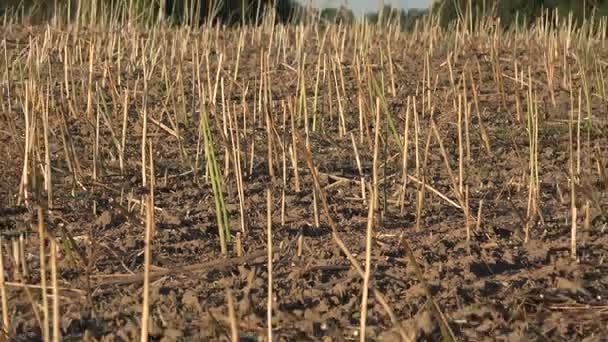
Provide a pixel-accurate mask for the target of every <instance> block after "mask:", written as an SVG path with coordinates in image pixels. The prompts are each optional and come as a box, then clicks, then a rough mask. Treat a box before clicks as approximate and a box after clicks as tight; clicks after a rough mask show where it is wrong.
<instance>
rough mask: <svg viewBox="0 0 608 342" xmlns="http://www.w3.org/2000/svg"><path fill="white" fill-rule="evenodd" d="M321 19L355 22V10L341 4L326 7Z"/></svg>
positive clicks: (333, 21)
mask: <svg viewBox="0 0 608 342" xmlns="http://www.w3.org/2000/svg"><path fill="white" fill-rule="evenodd" d="M321 20H323V21H326V22H331V23H353V22H354V21H355V15H354V14H353V11H352V10H350V9H348V8H346V7H344V6H340V7H339V8H333V7H329V8H324V9H323V10H321Z"/></svg>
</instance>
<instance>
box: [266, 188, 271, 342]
mask: <svg viewBox="0 0 608 342" xmlns="http://www.w3.org/2000/svg"><path fill="white" fill-rule="evenodd" d="M266 221H267V230H266V244H267V246H266V248H267V250H268V259H267V267H268V301H267V304H266V320H267V325H268V327H267V333H268V341H269V342H270V341H272V296H273V294H272V191H271V190H270V189H267V190H266Z"/></svg>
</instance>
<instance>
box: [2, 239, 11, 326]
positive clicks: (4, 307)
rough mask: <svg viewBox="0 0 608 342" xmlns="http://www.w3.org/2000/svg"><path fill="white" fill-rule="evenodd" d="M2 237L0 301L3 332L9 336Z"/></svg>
mask: <svg viewBox="0 0 608 342" xmlns="http://www.w3.org/2000/svg"><path fill="white" fill-rule="evenodd" d="M2 244H3V241H2V236H0V297H1V298H0V301H1V302H2V331H3V332H4V334H5V335H6V336H8V335H9V333H10V332H9V328H10V321H9V315H8V297H7V293H6V285H5V279H4V254H3V253H2Z"/></svg>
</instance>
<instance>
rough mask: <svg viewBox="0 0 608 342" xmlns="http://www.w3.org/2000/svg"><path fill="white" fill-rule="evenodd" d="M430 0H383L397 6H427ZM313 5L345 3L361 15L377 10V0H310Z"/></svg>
mask: <svg viewBox="0 0 608 342" xmlns="http://www.w3.org/2000/svg"><path fill="white" fill-rule="evenodd" d="M309 1H310V0H300V2H302V3H308V2H309ZM432 2H433V1H432V0H384V4H385V5H389V4H390V5H391V6H393V7H397V8H427V7H429V6H430V5H431V3H432ZM312 4H313V6H315V7H319V8H323V7H340V5H343V4H345V5H346V6H347V7H349V8H351V9H352V10H353V12H354V13H355V15H362V14H364V13H367V12H371V11H376V10H378V7H379V4H380V1H379V0H312Z"/></svg>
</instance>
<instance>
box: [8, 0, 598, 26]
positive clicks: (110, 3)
mask: <svg viewBox="0 0 608 342" xmlns="http://www.w3.org/2000/svg"><path fill="white" fill-rule="evenodd" d="M269 11H274V13H276V16H275V18H276V20H277V22H283V23H286V22H299V21H302V20H305V19H311V18H312V19H314V20H321V21H323V22H338V23H352V22H354V21H355V20H356V18H355V15H354V13H353V11H352V10H350V9H348V8H346V7H344V6H340V7H337V8H324V9H320V10H316V9H311V8H306V7H305V6H303V5H302V4H301V3H300V2H298V1H296V0H87V1H84V0H1V1H0V15H1V14H4V15H6V16H15V17H17V16H21V17H26V18H30V19H31V20H32V21H45V20H49V19H51V18H52V17H54V16H55V15H56V14H57V13H60V14H61V15H62V16H63V17H64V18H67V19H68V20H74V19H76V18H77V19H78V20H82V19H83V18H85V19H87V18H91V17H92V16H93V15H104V14H105V15H114V16H118V17H119V18H130V19H134V18H135V19H137V20H140V21H144V22H146V21H147V22H153V21H154V20H158V19H159V18H162V19H164V20H166V21H169V22H173V23H175V24H201V23H204V22H207V21H216V22H221V23H224V24H228V25H231V24H242V23H247V24H250V23H258V22H260V21H261V19H262V18H264V15H265V14H267V13H269ZM547 13H548V14H549V15H558V16H569V15H571V16H572V18H573V20H574V22H575V23H582V22H583V21H584V20H585V19H588V18H590V17H601V16H606V15H608V0H436V1H434V3H433V5H432V6H431V8H430V9H423V10H421V9H409V10H405V9H398V8H393V7H391V6H390V5H387V6H384V7H383V8H381V9H379V10H378V11H375V12H371V13H367V14H366V15H365V19H366V20H367V21H368V22H369V23H372V24H378V25H385V24H388V23H390V24H399V25H400V27H401V28H402V29H403V30H410V29H412V28H413V27H414V26H415V23H416V22H417V21H418V20H420V19H421V18H425V17H427V16H429V15H431V16H434V17H435V18H438V19H439V22H440V23H441V24H442V25H443V26H446V27H447V26H449V25H450V24H451V23H453V22H455V21H456V20H458V19H459V18H460V19H464V17H465V16H471V17H472V18H473V21H476V20H477V19H479V18H482V17H484V16H492V17H494V18H499V19H500V21H501V24H502V26H503V27H507V28H508V27H510V26H512V25H514V24H516V23H517V24H522V25H528V24H530V23H533V22H534V21H535V20H536V18H538V17H539V16H541V15H546V14H547ZM467 18H468V17H467Z"/></svg>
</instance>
